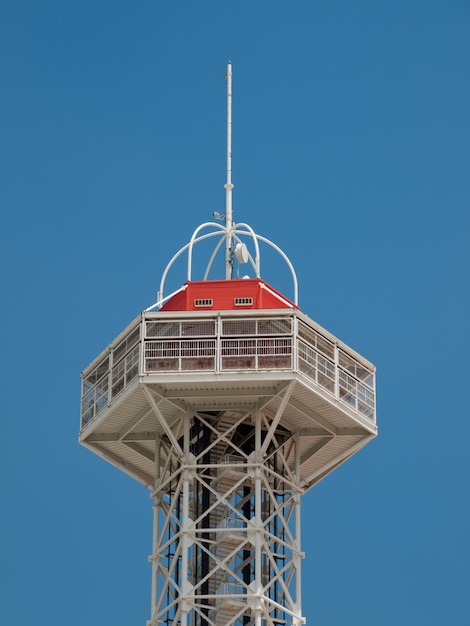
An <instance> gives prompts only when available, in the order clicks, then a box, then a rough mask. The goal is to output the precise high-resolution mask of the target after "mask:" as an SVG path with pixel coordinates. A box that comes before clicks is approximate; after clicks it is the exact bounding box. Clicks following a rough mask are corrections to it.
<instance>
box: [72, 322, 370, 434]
mask: <svg viewBox="0 0 470 626" xmlns="http://www.w3.org/2000/svg"><path fill="white" fill-rule="evenodd" d="M294 320H295V318H294V317H292V318H290V317H285V316H284V317H280V318H279V319H278V318H250V319H247V320H243V319H231V318H223V319H222V320H221V323H216V322H215V321H214V320H213V319H212V320H204V319H195V320H191V319H184V320H180V321H178V320H174V321H165V322H161V321H158V320H157V321H153V319H152V320H151V321H150V322H149V321H148V320H145V319H144V320H143V321H142V324H144V329H145V332H146V338H145V339H144V342H143V349H142V347H141V346H142V344H141V343H138V344H137V345H134V346H133V347H132V349H131V350H130V351H129V352H128V353H127V354H126V355H125V356H124V357H123V358H122V359H120V360H119V362H118V363H113V359H112V350H111V351H110V353H111V356H110V359H109V364H108V365H107V363H108V361H106V360H104V361H103V360H102V361H101V362H100V363H99V364H98V365H95V369H94V370H93V368H92V366H90V368H88V370H87V372H88V378H87V377H86V376H85V374H84V378H83V391H82V426H84V425H85V424H87V423H88V422H89V421H90V420H91V419H93V418H94V417H95V415H96V414H97V413H98V412H99V411H101V410H102V409H103V408H104V407H105V406H107V405H108V404H109V402H110V401H111V400H112V399H113V398H114V397H115V396H116V395H117V394H118V393H120V392H121V391H122V390H123V389H124V388H125V387H126V386H127V385H128V384H129V383H130V382H131V381H132V380H133V379H134V378H135V377H136V376H138V375H139V374H141V375H145V374H155V373H157V374H165V373H178V372H198V373H206V372H207V373H219V372H229V371H230V372H234V371H239V372H243V371H245V372H246V371H248V372H250V371H251V372H254V371H276V370H278V371H279V370H288V371H300V372H302V374H304V375H305V376H307V377H308V378H309V379H310V380H312V381H313V382H314V383H316V384H317V385H319V386H320V387H321V388H323V389H325V390H326V391H328V393H330V394H332V396H334V397H335V398H336V399H337V400H339V401H340V402H342V403H343V404H344V405H346V406H348V407H351V408H352V409H354V410H355V411H357V412H358V413H360V414H361V415H363V416H365V417H367V418H368V419H371V420H372V421H374V420H375V376H374V371H373V370H371V369H370V368H368V367H366V366H365V365H364V363H363V362H361V361H359V360H358V359H357V358H355V357H354V356H352V355H351V354H349V353H348V352H346V350H345V349H343V348H344V346H341V347H339V346H338V345H336V343H335V342H334V341H333V339H331V338H329V337H327V336H324V335H322V334H321V332H319V331H318V330H317V329H315V328H312V327H311V326H309V325H308V324H306V323H305V322H303V321H301V320H298V322H297V324H294ZM132 332H133V333H135V330H133V331H132ZM250 332H251V333H252V334H251V335H250ZM192 333H194V334H192ZM236 333H239V335H238V336H236ZM276 333H277V336H276ZM178 335H179V336H178ZM191 335H192V336H191ZM260 335H262V336H260ZM121 343H122V342H121ZM121 354H122V352H121ZM106 367H107V368H108V372H107V374H105V375H104V376H102V374H103V371H105V368H106ZM109 367H111V368H112V369H111V372H110V371H109ZM140 370H141V371H140ZM97 372H98V375H99V380H98V382H96V383H95V381H96V380H97V378H98V375H97Z"/></svg>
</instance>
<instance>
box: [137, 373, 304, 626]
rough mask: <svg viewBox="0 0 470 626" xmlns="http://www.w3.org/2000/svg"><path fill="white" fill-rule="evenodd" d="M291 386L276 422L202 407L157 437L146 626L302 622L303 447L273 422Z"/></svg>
mask: <svg viewBox="0 0 470 626" xmlns="http://www.w3.org/2000/svg"><path fill="white" fill-rule="evenodd" d="M292 386H293V383H290V384H288V385H287V386H286V387H285V388H284V389H283V391H282V393H280V394H279V396H280V405H279V408H278V411H277V413H276V415H275V416H274V418H273V419H270V418H268V417H267V416H266V414H265V413H264V412H263V409H262V407H260V408H259V409H258V410H257V411H256V412H255V413H254V414H252V413H251V412H249V413H248V414H243V413H242V414H241V415H237V414H235V413H234V412H221V413H219V414H214V413H211V414H208V413H203V412H198V413H197V414H196V415H184V416H182V417H181V419H180V420H178V422H177V423H176V424H174V425H173V428H172V429H171V432H172V433H173V436H174V439H175V441H174V445H171V444H169V443H164V442H163V440H162V439H160V440H157V442H156V451H155V452H156V457H157V458H158V459H160V461H159V463H158V464H157V466H156V469H157V475H156V477H155V490H154V491H153V494H152V495H153V497H154V509H155V518H154V525H155V527H154V552H153V555H152V559H151V560H152V564H153V589H152V619H151V621H150V622H149V625H152V626H157V624H181V626H189V625H196V624H207V625H210V626H222V625H224V626H229V625H230V624H253V625H256V626H261V624H266V625H271V624H293V625H295V626H296V625H298V624H301V623H303V620H302V617H301V609H300V561H301V558H302V554H301V551H300V510H299V505H300V495H301V493H302V491H303V490H302V488H301V486H300V483H301V477H300V450H299V446H298V441H297V440H298V437H296V435H295V434H293V433H291V432H289V431H287V430H285V429H284V428H282V427H279V425H278V424H279V421H280V418H281V416H282V412H283V409H284V407H285V406H286V403H287V402H288V400H289V397H290V394H291V391H292ZM147 394H148V397H149V401H150V403H151V404H152V406H153V408H154V410H155V411H156V413H159V414H160V415H159V418H160V419H161V420H164V419H165V418H164V416H162V415H161V413H160V412H159V409H158V400H157V398H156V397H154V396H153V395H152V392H151V391H147ZM166 430H168V432H169V430H170V429H169V425H168V424H166ZM292 457H294V458H295V462H294V466H292V465H291V463H290V462H289V461H288V459H291V458H292ZM163 458H164V459H165V462H164V464H163V465H161V460H162V459H163Z"/></svg>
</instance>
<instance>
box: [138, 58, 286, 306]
mask: <svg viewBox="0 0 470 626" xmlns="http://www.w3.org/2000/svg"><path fill="white" fill-rule="evenodd" d="M225 78H226V83H227V178H226V182H225V185H224V187H225V213H224V214H223V215H222V214H221V213H219V212H218V211H214V212H213V214H212V216H213V218H214V219H215V220H216V221H214V222H204V223H203V224H200V225H199V226H198V227H197V228H196V230H195V231H194V232H193V234H192V236H191V239H190V241H189V242H188V243H187V244H185V245H184V246H183V247H182V248H180V249H179V250H178V252H177V253H176V254H175V255H174V256H173V258H172V259H171V260H170V262H169V263H168V265H167V266H166V268H165V271H164V272H163V275H162V278H161V281H160V288H159V291H158V295H157V301H156V302H155V303H154V304H152V305H151V306H150V307H148V308H147V309H146V310H147V311H150V310H153V309H160V308H161V307H162V306H163V305H164V304H165V303H166V302H167V301H168V300H169V299H170V298H171V297H172V296H174V295H175V293H179V291H181V289H185V286H184V285H183V287H181V289H179V290H177V291H176V292H173V293H171V294H169V295H165V293H164V288H165V282H166V278H167V275H168V272H169V271H170V269H171V268H172V266H173V264H174V262H175V261H176V260H177V259H178V258H179V257H180V256H181V255H182V254H183V253H185V252H187V259H188V260H187V274H186V282H188V283H189V282H191V281H192V280H193V249H194V247H195V244H197V243H200V242H202V241H205V240H206V239H210V238H212V237H216V239H217V241H216V244H215V247H214V249H213V252H212V254H211V256H210V258H209V260H208V262H207V265H206V269H205V271H204V274H203V277H202V280H203V281H207V280H209V275H210V273H211V270H212V268H213V264H214V260H215V258H216V256H217V253H218V252H219V251H220V248H221V247H222V245H223V244H225V246H224V249H225V262H224V268H225V272H224V275H225V280H232V279H233V278H234V266H235V264H238V265H243V264H247V265H248V266H249V267H251V270H250V269H248V271H251V272H252V274H253V275H252V276H249V275H247V274H246V273H245V272H246V270H244V276H243V277H244V278H258V279H260V278H261V257H260V246H259V244H260V242H262V243H263V244H267V245H268V246H270V247H271V248H272V249H273V250H275V251H276V252H277V253H278V254H279V255H280V256H281V257H282V259H283V260H284V262H285V263H286V264H287V266H288V269H289V271H290V274H291V277H292V283H293V294H292V295H291V296H289V298H288V300H290V301H292V302H293V304H294V306H298V283H297V276H296V273H295V270H294V267H293V265H292V263H291V261H290V260H289V258H288V257H287V255H286V254H285V253H284V252H283V251H282V250H281V249H280V248H279V247H278V246H277V245H276V244H275V243H273V242H272V241H270V240H269V239H267V238H266V237H263V236H261V235H259V234H258V233H255V231H254V230H253V229H252V228H251V226H249V225H248V224H246V223H244V222H239V223H234V221H233V208H232V191H233V188H234V185H233V183H232V62H231V61H228V63H227V72H226V74H225ZM209 229H210V230H209ZM207 231H209V232H207ZM246 239H247V241H248V245H247V243H245V241H244V240H246ZM235 278H239V276H238V275H237V276H236V277H235ZM196 280H197V279H196Z"/></svg>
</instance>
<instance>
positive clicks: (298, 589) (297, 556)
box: [293, 431, 303, 626]
mask: <svg viewBox="0 0 470 626" xmlns="http://www.w3.org/2000/svg"><path fill="white" fill-rule="evenodd" d="M294 441H295V443H294V445H295V483H296V487H297V489H296V491H295V493H294V503H295V504H294V506H295V512H294V515H295V550H294V554H293V560H294V568H295V611H296V613H297V616H296V618H295V620H294V625H293V626H300V624H302V623H303V620H302V578H301V572H300V568H301V561H302V552H301V550H300V548H301V543H300V532H301V526H300V507H301V504H302V503H301V500H300V495H301V492H300V488H299V487H298V485H299V484H300V436H299V432H298V431H297V432H296V433H295V436H294Z"/></svg>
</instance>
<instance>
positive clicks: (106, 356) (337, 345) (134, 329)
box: [80, 280, 377, 489]
mask: <svg viewBox="0 0 470 626" xmlns="http://www.w3.org/2000/svg"><path fill="white" fill-rule="evenodd" d="M214 282H217V281H214ZM221 282H223V283H224V284H225V285H227V282H228V281H221ZM229 282H230V283H232V285H235V287H236V284H237V283H243V282H244V281H242V280H239V281H229ZM249 282H254V281H249ZM210 283H211V281H205V283H204V284H205V285H206V292H205V294H202V295H206V296H207V289H208V287H212V288H213V287H216V285H212V286H211V284H210ZM216 291H217V290H216ZM240 293H241V294H245V293H246V289H245V290H244V291H243V290H242V291H240ZM265 293H267V294H268V296H269V294H273V293H274V295H271V296H269V297H270V298H271V300H267V301H266V300H265V301H264V303H261V305H262V306H271V307H276V306H277V307H279V308H253V305H254V304H255V300H253V301H252V302H251V304H250V303H249V300H248V299H247V298H246V297H245V296H240V298H242V297H244V298H245V300H244V301H243V304H242V305H240V306H241V307H242V308H241V309H235V306H234V307H233V308H232V309H225V310H224V309H222V308H219V309H218V310H214V309H213V308H211V307H212V306H213V305H211V304H210V303H209V300H210V298H208V297H199V298H195V299H194V300H192V301H191V302H192V303H194V302H197V301H199V302H203V306H202V307H200V308H198V307H197V305H196V306H194V307H192V308H193V310H171V309H172V305H171V302H172V300H173V308H175V307H176V308H178V306H182V305H177V304H176V305H175V301H176V302H177V301H178V298H180V299H181V297H182V296H181V295H177V296H174V298H173V299H172V300H170V302H169V303H168V306H167V310H164V309H163V308H162V309H161V310H160V311H158V312H152V311H146V312H144V313H142V314H141V315H140V316H139V317H138V318H137V319H135V320H134V321H133V322H132V323H131V324H130V325H129V326H128V327H127V328H126V329H125V330H124V331H123V332H122V333H121V334H120V335H119V336H118V337H117V338H116V340H115V341H113V342H112V343H111V344H110V345H109V346H108V347H107V348H106V350H104V351H103V352H102V353H101V354H100V355H99V356H98V357H97V358H96V359H95V360H94V361H93V362H92V363H91V364H90V365H89V366H88V367H87V368H86V369H85V370H84V372H83V374H82V404H81V430H80V442H81V443H82V444H83V445H85V446H87V447H88V448H90V449H92V450H93V451H94V452H95V453H97V454H99V455H100V456H102V457H103V458H105V459H107V460H108V461H110V462H111V463H113V464H114V465H118V466H119V467H120V468H121V469H123V470H124V471H126V472H127V473H128V474H130V475H131V476H133V477H134V478H136V479H138V480H139V481H141V482H142V483H144V484H145V485H147V486H151V485H152V484H153V476H154V471H155V451H154V441H155V438H156V437H157V436H161V435H164V434H165V433H164V431H163V427H162V425H161V420H159V419H157V417H156V415H158V414H159V412H161V414H162V415H164V418H165V420H166V422H167V423H168V424H169V425H170V427H172V425H173V424H176V423H177V421H178V420H179V418H180V417H181V415H182V412H185V411H191V412H203V413H210V414H212V415H214V414H216V413H220V412H224V414H225V415H228V416H230V415H233V416H234V419H235V417H236V416H239V415H241V414H242V413H244V412H245V413H249V412H254V411H256V410H259V409H260V408H262V410H263V411H264V412H265V413H266V414H267V415H269V416H272V417H273V418H274V416H276V415H277V414H278V412H279V408H280V405H281V403H283V404H285V406H284V407H283V409H282V416H281V417H280V420H279V425H280V426H282V427H283V428H284V429H286V430H287V431H288V432H291V433H296V434H297V435H298V437H299V438H300V449H301V471H300V475H301V479H302V485H303V488H304V489H309V488H310V487H312V486H313V485H314V484H316V483H317V482H318V481H319V480H321V479H322V478H323V477H324V476H326V475H327V474H329V473H330V472H331V471H332V470H334V469H335V468H336V467H337V466H338V465H340V464H341V463H343V462H344V461H345V460H346V459H347V458H349V457H350V456H351V455H352V454H354V453H355V452H356V451H358V450H359V449H360V448H362V447H363V446H364V445H365V444H366V443H367V442H368V441H369V440H370V439H371V438H373V437H374V436H375V435H376V433H377V429H376V421H375V418H376V409H375V367H374V366H373V365H372V364H371V363H370V362H369V361H367V360H366V359H364V358H363V357H362V356H360V355H359V354H358V353H356V352H355V351H354V350H352V349H351V348H349V347H348V346H347V345H345V344H344V343H342V342H341V341H340V340H338V339H337V338H336V337H334V336H333V335H331V334H330V333H329V332H328V331H326V330H325V329H324V328H322V327H321V326H320V325H318V324H317V323H315V322H314V321H313V320H311V319H310V318H309V317H307V316H306V315H304V314H303V313H302V312H301V311H300V310H299V309H298V308H297V307H296V306H295V305H293V304H292V303H290V302H289V301H287V300H286V299H283V302H280V301H279V299H278V298H277V295H276V294H277V292H275V290H272V288H270V287H269V286H266V290H265ZM196 295H200V294H198V293H196ZM185 297H186V296H185ZM235 298H236V295H235ZM255 299H256V296H255ZM231 302H233V301H232V300H231ZM219 304H220V303H219ZM185 306H187V305H185ZM250 308H251V309H252V310H250ZM288 386H290V390H289V398H288V401H287V402H286V401H285V400H284V395H285V392H286V388H287V387H288ZM177 436H178V434H177V433H175V438H177ZM292 463H294V459H292Z"/></svg>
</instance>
